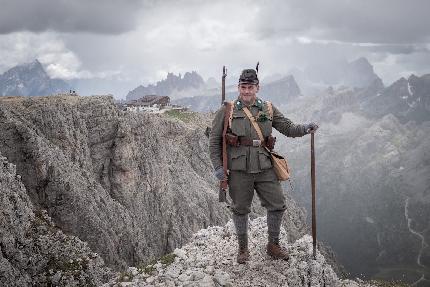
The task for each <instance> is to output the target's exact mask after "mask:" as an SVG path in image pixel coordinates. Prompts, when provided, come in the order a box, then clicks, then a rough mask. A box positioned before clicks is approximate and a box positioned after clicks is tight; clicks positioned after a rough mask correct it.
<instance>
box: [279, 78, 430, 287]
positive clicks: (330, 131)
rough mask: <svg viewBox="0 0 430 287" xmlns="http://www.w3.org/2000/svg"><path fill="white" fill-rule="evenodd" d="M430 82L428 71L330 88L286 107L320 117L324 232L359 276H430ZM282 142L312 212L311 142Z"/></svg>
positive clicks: (297, 114)
mask: <svg viewBox="0 0 430 287" xmlns="http://www.w3.org/2000/svg"><path fill="white" fill-rule="evenodd" d="M427 81H428V76H427V75H424V76H421V77H415V76H411V77H410V78H409V79H408V80H406V79H401V80H399V81H397V82H395V83H394V84H393V85H391V86H389V87H387V88H384V87H383V85H382V83H381V82H380V81H378V80H376V81H375V82H374V83H373V84H372V85H370V86H368V87H367V88H355V89H351V88H346V87H339V88H335V89H333V88H330V89H328V90H327V91H326V92H324V93H321V94H320V95H318V96H317V97H312V96H304V97H301V98H298V99H297V100H296V101H293V102H291V103H290V105H287V106H286V107H284V109H283V112H284V114H285V115H286V116H287V117H290V118H291V119H293V120H294V122H309V121H316V122H318V123H319V124H320V129H319V130H318V132H317V134H316V158H317V169H316V170H317V194H318V205H317V206H318V208H317V210H318V218H319V220H318V222H319V223H318V224H319V226H320V227H319V230H320V231H319V234H320V239H321V240H324V241H325V242H327V243H328V244H329V245H330V246H332V247H333V249H334V251H335V253H336V254H337V256H338V258H339V260H340V262H341V263H342V264H343V265H344V266H345V267H346V269H347V270H348V271H350V272H351V273H352V275H353V276H360V275H365V276H374V277H378V276H379V277H382V278H384V279H388V278H394V279H399V280H404V281H406V282H410V283H414V282H418V281H419V280H421V281H420V283H419V284H418V285H417V286H426V285H425V284H426V283H428V282H429V281H430V279H429V278H430V272H429V267H430V261H429V258H430V248H429V247H428V246H429V242H430V234H429V232H428V230H430V227H429V225H428V222H430V221H429V220H428V219H429V218H430V214H429V213H428V211H426V210H430V197H429V194H428V191H429V190H430V182H429V177H428V174H430V165H429V162H430V161H429V159H430V149H429V146H430V137H429V134H430V130H429V127H430V125H429V123H430V112H429V110H428V109H426V107H427V105H426V104H425V103H426V100H425V99H426V95H428V94H430V87H429V88H425V87H426V86H427V85H426V83H427ZM408 83H409V85H408ZM408 86H409V89H408ZM414 86H416V87H420V88H413V87H414ZM409 91H410V92H409ZM418 95H419V96H418ZM418 98H420V100H418ZM411 101H412V102H415V103H416V104H413V105H412V104H411ZM408 103H409V105H408ZM411 106H412V107H411ZM277 144H279V145H278V148H279V149H280V150H281V151H283V152H284V153H287V155H288V158H289V162H290V164H291V165H292V169H293V180H294V182H295V183H296V184H295V186H296V188H295V191H294V193H292V196H293V198H295V199H296V200H297V201H299V202H300V203H301V204H303V205H304V206H306V209H307V210H310V196H309V191H308V186H309V185H308V182H309V178H310V172H309V171H310V167H309V158H308V154H309V149H310V148H309V139H308V138H303V139H300V140H298V141H295V142H291V141H289V142H287V141H286V140H285V139H284V138H283V137H281V136H279V137H278V141H277ZM406 202H408V203H409V204H408V206H407V204H406ZM406 211H408V212H406ZM422 238H424V239H422ZM351 258H354V260H351ZM418 259H419V260H418ZM418 261H419V262H420V263H419V264H418ZM421 278H422V279H421ZM426 280H427V281H426ZM420 284H423V285H420Z"/></svg>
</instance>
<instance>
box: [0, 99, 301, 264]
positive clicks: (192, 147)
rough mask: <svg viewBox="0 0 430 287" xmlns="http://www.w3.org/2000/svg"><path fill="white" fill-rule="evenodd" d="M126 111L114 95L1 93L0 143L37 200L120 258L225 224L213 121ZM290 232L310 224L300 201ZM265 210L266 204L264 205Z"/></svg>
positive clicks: (109, 257)
mask: <svg viewBox="0 0 430 287" xmlns="http://www.w3.org/2000/svg"><path fill="white" fill-rule="evenodd" d="M196 117H197V118H196V119H195V120H194V124H193V123H189V124H185V123H184V122H182V121H180V120H177V119H169V118H167V117H166V116H158V115H146V114H135V113H123V112H121V111H119V110H118V109H116V107H115V105H114V103H113V99H112V98H110V97H84V98H82V97H57V96H55V97H34V98H3V99H1V100H0V134H1V137H0V152H2V153H3V154H4V155H5V156H7V157H8V160H9V161H10V162H13V163H14V164H16V168H17V173H18V174H20V175H21V176H22V182H23V183H24V185H25V187H26V190H27V193H28V195H29V197H30V199H31V201H32V203H33V204H34V206H35V207H36V208H38V209H39V208H43V209H46V210H47V212H48V214H49V216H50V217H52V219H53V221H54V222H55V224H56V225H57V226H58V227H59V228H60V229H61V230H63V231H64V232H65V233H67V234H73V235H76V236H77V237H79V238H80V239H81V240H83V241H86V242H88V244H89V246H90V247H91V249H92V250H93V251H96V252H98V253H99V254H100V255H101V256H102V257H103V258H104V260H105V261H106V263H108V264H109V265H111V266H115V267H124V266H130V265H138V264H141V263H142V262H146V261H148V260H150V259H151V258H158V257H160V256H161V255H163V254H165V253H167V252H170V251H172V250H173V249H174V248H176V247H178V246H181V245H183V244H184V243H186V242H187V241H188V240H189V239H190V238H191V236H192V234H193V233H194V232H196V231H197V230H199V229H201V228H204V227H208V226H209V225H221V224H224V223H225V222H226V221H227V219H228V218H229V211H228V210H227V208H226V207H225V206H224V205H221V204H219V203H218V202H217V200H218V195H217V189H218V187H217V182H216V181H215V178H214V177H213V175H212V166H211V165H210V160H209V155H208V142H207V138H206V137H205V135H204V127H205V126H206V125H207V124H209V123H208V120H206V119H205V118H203V117H201V118H199V116H198V115H196ZM289 204H290V208H289V211H288V212H289V215H288V218H287V216H286V220H285V225H286V226H287V227H288V230H289V239H290V240H294V239H295V238H297V237H298V236H300V235H302V234H303V232H304V216H303V213H302V211H301V210H300V209H299V208H298V207H297V206H296V205H295V203H294V202H292V201H290V203H289ZM256 211H257V212H258V211H261V208H258V207H257V208H256Z"/></svg>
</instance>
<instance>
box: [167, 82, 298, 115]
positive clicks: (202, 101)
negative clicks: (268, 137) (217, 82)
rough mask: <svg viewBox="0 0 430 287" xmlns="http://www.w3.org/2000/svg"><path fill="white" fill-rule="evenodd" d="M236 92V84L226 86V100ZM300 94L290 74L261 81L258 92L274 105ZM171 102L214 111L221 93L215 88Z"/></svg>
mask: <svg viewBox="0 0 430 287" xmlns="http://www.w3.org/2000/svg"><path fill="white" fill-rule="evenodd" d="M237 94H238V92H237V87H236V86H230V87H228V89H227V88H226V100H228V101H232V100H234V99H236V98H237ZM300 95H301V91H300V88H299V86H298V85H297V83H296V81H295V79H294V77H293V76H291V75H289V76H286V77H282V78H281V79H278V80H276V81H273V82H270V83H262V84H261V86H260V91H259V93H258V96H259V97H262V98H263V99H264V100H269V101H272V102H273V104H274V105H276V106H282V105H284V104H286V103H288V102H289V101H291V100H294V99H295V98H296V97H299V96H300ZM172 102H173V103H175V104H178V105H181V106H184V107H188V108H189V109H191V110H193V111H198V112H208V111H216V110H218V109H219V107H220V106H221V93H220V91H219V90H216V92H215V93H214V92H212V95H210V96H194V97H185V98H181V99H177V100H174V101H172Z"/></svg>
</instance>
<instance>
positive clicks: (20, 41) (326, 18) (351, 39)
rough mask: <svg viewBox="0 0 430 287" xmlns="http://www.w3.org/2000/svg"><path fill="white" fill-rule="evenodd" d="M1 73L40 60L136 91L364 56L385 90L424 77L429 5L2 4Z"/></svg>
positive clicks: (379, 0) (287, 0)
mask: <svg viewBox="0 0 430 287" xmlns="http://www.w3.org/2000/svg"><path fill="white" fill-rule="evenodd" d="M0 7H1V9H0V73H2V72H4V71H6V70H7V69H9V68H11V67H13V66H14V65H17V64H20V63H24V62H30V61H32V60H34V59H35V58H38V59H39V60H40V62H42V64H43V65H44V66H45V68H46V70H47V71H48V73H49V74H50V75H51V76H53V77H59V78H63V79H76V78H78V79H79V78H100V79H112V80H114V81H120V82H121V81H122V82H124V83H127V84H129V85H131V86H130V88H129V89H133V88H134V87H135V86H134V85H137V84H145V85H146V84H148V83H152V82H155V81H157V80H161V79H162V78H163V77H165V76H166V74H167V73H168V72H173V73H175V74H178V73H184V72H186V71H192V70H195V71H197V72H198V73H199V74H201V75H202V76H203V78H205V79H207V78H209V77H215V78H217V79H218V78H220V73H221V69H222V65H226V66H227V67H228V68H229V75H231V76H232V77H233V75H237V74H239V73H240V71H241V70H242V69H243V68H248V67H254V66H255V64H256V62H257V61H260V63H261V66H260V67H261V74H262V75H263V77H264V76H270V75H272V74H286V73H287V72H288V71H289V70H291V69H292V68H295V67H296V68H300V69H304V68H306V67H308V66H310V65H314V64H315V63H331V62H333V63H335V62H336V61H339V60H343V59H346V60H354V59H357V58H359V57H363V56H364V57H367V58H368V59H369V61H370V62H371V63H372V64H373V65H374V68H375V71H376V73H377V74H378V75H379V76H380V77H381V78H382V79H383V80H384V83H385V84H390V83H391V82H392V81H394V80H396V79H398V78H399V77H401V76H408V75H409V74H411V73H415V74H418V75H421V74H424V73H430V52H429V50H430V29H429V28H428V27H430V17H428V11H430V1H427V0H404V1H401V0H360V1H352V0H330V1H323V0H307V1H303V0H283V1H282V0H273V1H269V0H245V1H235V0H220V1H203V0H201V1H197V0H177V1H173V0H164V1H161V0H160V1H156V0H148V1H145V0H122V1H119V0H91V1H85V0H0Z"/></svg>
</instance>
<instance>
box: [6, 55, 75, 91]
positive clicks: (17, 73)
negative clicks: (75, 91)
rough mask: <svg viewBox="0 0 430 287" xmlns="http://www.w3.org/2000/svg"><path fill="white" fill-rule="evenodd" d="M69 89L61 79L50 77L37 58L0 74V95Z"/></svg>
mask: <svg viewBox="0 0 430 287" xmlns="http://www.w3.org/2000/svg"><path fill="white" fill-rule="evenodd" d="M69 89H70V86H69V85H68V84H67V83H66V82H64V81H63V80H59V79H55V80H54V79H51V78H50V77H49V75H48V74H47V73H46V71H45V69H44V68H43V66H42V64H41V63H40V62H39V60H38V59H35V60H34V61H32V62H29V63H24V64H21V65H17V66H15V67H13V68H11V69H9V70H7V71H6V72H5V73H4V74H2V75H0V96H43V95H51V94H56V93H60V92H65V91H68V90H69Z"/></svg>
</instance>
